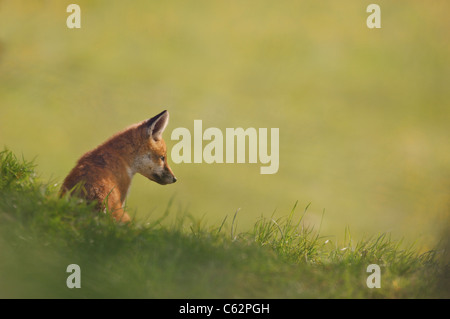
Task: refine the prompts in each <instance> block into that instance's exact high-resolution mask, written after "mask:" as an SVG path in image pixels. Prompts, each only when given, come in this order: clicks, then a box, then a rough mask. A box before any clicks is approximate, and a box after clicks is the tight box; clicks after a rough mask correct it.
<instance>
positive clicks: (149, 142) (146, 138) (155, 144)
mask: <svg viewBox="0 0 450 319" xmlns="http://www.w3.org/2000/svg"><path fill="white" fill-rule="evenodd" d="M168 123H169V112H167V111H163V112H161V113H159V114H158V115H156V116H155V117H152V118H151V119H149V120H147V121H144V122H142V124H141V125H140V130H141V132H142V134H141V136H143V142H142V143H141V147H140V148H139V150H138V154H137V156H136V157H135V160H134V170H135V171H136V172H137V173H139V174H141V175H143V176H145V177H147V178H148V179H150V180H152V181H154V182H157V183H158V184H161V185H165V184H172V183H175V182H176V181H177V178H176V177H175V176H174V174H173V172H172V170H171V169H170V167H169V164H168V162H167V150H166V143H165V142H164V140H163V138H162V133H163V132H164V129H165V128H166V126H167V124H168Z"/></svg>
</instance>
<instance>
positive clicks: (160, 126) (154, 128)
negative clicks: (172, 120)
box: [147, 111, 169, 141]
mask: <svg viewBox="0 0 450 319" xmlns="http://www.w3.org/2000/svg"><path fill="white" fill-rule="evenodd" d="M168 123H169V112H167V111H162V112H161V113H159V114H158V115H156V116H155V117H152V118H151V119H149V120H148V121H147V136H148V137H149V138H153V139H154V140H155V141H159V140H161V139H162V133H163V132H164V129H165V128H166V126H167V124H168Z"/></svg>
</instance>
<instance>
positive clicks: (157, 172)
mask: <svg viewBox="0 0 450 319" xmlns="http://www.w3.org/2000/svg"><path fill="white" fill-rule="evenodd" d="M168 122H169V112H167V111H163V112H161V113H160V114H158V115H156V116H155V117H153V118H151V119H149V120H146V121H143V122H140V123H137V124H134V125H131V126H130V127H128V128H126V129H125V130H123V131H121V132H119V133H117V134H116V135H114V136H112V137H111V138H110V139H108V140H107V141H106V142H104V143H103V144H101V145H100V146H98V147H97V148H95V149H94V150H92V151H89V152H87V153H86V154H84V155H83V156H82V157H81V158H80V159H79V160H78V162H77V164H76V165H75V167H74V168H73V169H72V171H71V172H70V173H69V175H68V176H67V177H66V178H65V180H64V183H63V185H62V187H61V191H60V195H61V196H64V195H65V194H66V193H69V194H72V193H73V194H74V195H76V196H80V197H82V198H85V199H86V200H88V201H95V202H97V206H96V207H97V209H98V210H103V211H104V210H105V209H106V208H108V209H109V210H110V211H111V212H112V216H113V217H114V219H115V220H116V221H118V222H122V223H127V222H129V221H130V220H131V219H130V216H129V215H128V214H127V213H126V212H125V210H124V208H123V206H124V202H125V199H126V196H127V193H128V189H129V187H130V184H131V179H132V178H133V176H134V174H136V173H139V174H142V175H144V176H145V177H147V178H148V179H150V180H152V181H154V182H157V183H159V184H161V185H165V184H171V183H175V182H176V181H177V179H176V177H175V176H174V174H173V172H172V170H171V169H170V167H169V164H168V163H167V151H166V144H165V142H164V140H163V139H162V133H163V131H164V129H165V128H166V126H167V123H168Z"/></svg>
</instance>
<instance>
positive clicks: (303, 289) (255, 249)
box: [0, 150, 449, 298]
mask: <svg viewBox="0 0 450 319" xmlns="http://www.w3.org/2000/svg"><path fill="white" fill-rule="evenodd" d="M0 181H1V182H0V255H1V256H0V278H2V281H1V283H2V284H1V285H0V297H2V298H17V297H21V298H38V297H39V298H119V297H122V298H404V297H406V298H419V297H420V298H422V297H425V298H431V297H449V290H448V286H447V285H446V283H447V284H448V276H447V277H446V276H445V269H446V268H445V267H446V266H445V265H446V260H445V259H444V258H443V256H444V254H443V252H442V251H440V250H432V251H429V252H426V253H421V254H420V253H418V251H417V250H416V249H415V248H414V247H412V246H409V247H406V248H405V245H403V244H402V243H401V242H398V241H394V240H392V239H391V238H390V236H389V234H380V235H377V236H374V237H372V238H368V239H363V240H355V239H353V238H352V237H351V235H350V232H349V231H348V229H347V230H346V231H345V241H344V242H343V243H340V244H339V243H337V242H336V241H335V240H333V238H334V237H328V236H323V235H322V234H321V233H320V229H318V230H316V229H314V228H313V227H311V226H306V225H305V223H304V222H303V218H304V216H305V214H307V210H308V206H307V207H306V208H305V210H304V211H303V212H301V213H299V212H298V209H297V207H295V206H294V207H293V209H292V211H291V212H290V213H288V214H287V215H286V217H284V218H278V219H276V220H275V219H273V218H261V219H259V220H257V221H255V224H254V227H253V229H251V230H250V231H246V232H239V225H238V223H239V214H240V212H236V213H235V214H233V215H230V216H229V217H224V219H223V222H222V223H219V224H218V226H209V225H207V223H205V222H204V221H202V220H198V219H195V218H193V217H189V215H188V214H186V213H178V217H176V218H174V219H173V221H174V222H172V223H170V224H168V223H162V222H161V220H158V219H156V220H152V219H150V218H149V219H147V220H139V219H136V220H134V221H133V223H131V224H130V225H119V224H116V223H114V222H113V221H112V219H111V218H110V217H109V216H108V214H102V213H98V212H95V211H93V209H92V208H93V207H92V205H89V204H88V203H85V202H83V201H82V200H79V199H76V198H62V199H61V198H58V196H57V189H56V188H55V186H54V185H52V183H43V182H42V181H41V180H40V179H39V178H38V177H37V175H36V173H35V171H34V165H33V164H32V163H31V162H28V161H26V160H23V159H22V160H18V159H17V158H16V156H15V155H14V154H13V153H12V152H10V151H8V150H4V151H2V152H0ZM172 206H173V205H171V202H169V203H168V205H167V209H166V214H175V215H176V214H177V213H176V212H174V211H173V208H172ZM324 218H326V216H324ZM374 263H375V264H378V265H380V267H381V285H382V286H381V288H380V289H369V288H367V286H366V278H367V276H368V275H369V274H368V273H366V268H367V266H368V265H369V264H374ZM69 264H78V265H79V266H80V267H81V289H69V288H67V287H66V279H67V277H68V276H69V274H68V273H66V268H67V266H68V265H69ZM447 267H448V266H447ZM442 278H447V282H445V281H444V280H442Z"/></svg>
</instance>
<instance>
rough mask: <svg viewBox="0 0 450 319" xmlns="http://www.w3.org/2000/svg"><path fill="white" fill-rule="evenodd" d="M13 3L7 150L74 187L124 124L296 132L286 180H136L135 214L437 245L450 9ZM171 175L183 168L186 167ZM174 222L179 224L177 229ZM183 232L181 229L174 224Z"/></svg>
mask: <svg viewBox="0 0 450 319" xmlns="http://www.w3.org/2000/svg"><path fill="white" fill-rule="evenodd" d="M72 2H73V1H56V0H53V1H44V0H41V1H20V0H14V1H13V0H6V1H5V0H3V1H1V0H0V146H1V147H3V145H5V146H7V147H8V148H10V149H11V150H13V151H14V152H15V153H16V154H18V155H20V154H23V155H24V156H25V158H27V159H31V158H34V157H36V164H37V165H38V168H37V170H38V171H39V172H41V174H42V177H43V178H44V179H45V180H52V181H53V182H55V183H61V182H62V180H63V179H64V177H65V176H66V174H67V173H68V172H69V171H70V169H71V168H72V167H73V165H74V164H75V162H76V160H77V159H78V158H79V157H80V156H81V155H82V154H83V153H84V152H86V151H88V150H90V149H92V148H94V147H95V146H97V145H98V144H100V143H101V142H103V141H104V140H105V139H106V138H108V137H109V136H111V135H112V134H114V133H116V132H117V131H119V130H121V129H123V128H124V127H126V126H128V125H130V124H132V123H135V122H139V121H142V120H144V119H147V118H150V117H152V116H154V115H156V114H157V113H159V112H160V111H162V110H163V109H168V110H169V112H170V116H171V117H170V123H169V126H168V128H167V130H166V132H165V134H164V136H165V140H166V142H167V144H168V147H169V151H170V148H171V146H173V145H174V144H175V143H176V141H171V140H170V133H171V132H172V130H173V129H174V128H176V127H187V128H189V129H190V130H191V132H192V131H193V121H194V119H201V120H203V127H204V129H205V128H207V127H219V128H221V129H222V130H223V132H225V128H227V127H244V128H247V127H255V128H259V127H266V128H272V127H278V128H280V168H279V171H278V173H277V174H274V175H260V174H259V168H260V164H177V165H176V164H173V163H172V164H171V166H172V169H173V171H174V172H175V174H176V176H177V177H178V180H179V181H178V182H177V183H176V184H174V185H168V186H164V187H162V186H159V185H157V184H155V183H153V182H150V181H148V180H146V179H145V178H143V177H141V176H136V177H135V179H134V181H133V185H132V188H131V191H130V196H129V200H128V207H129V210H130V211H131V213H132V214H133V213H136V214H137V217H138V218H151V219H154V218H158V217H160V216H162V215H163V213H164V210H165V208H166V206H167V203H168V202H169V199H170V198H171V197H172V196H175V199H174V207H175V209H173V210H172V211H173V214H172V217H173V215H174V214H175V213H176V212H180V213H182V212H186V211H187V212H189V213H191V214H192V215H194V216H195V217H196V218H203V219H204V220H205V221H206V222H207V223H209V224H219V223H220V222H221V221H222V220H223V219H224V217H225V216H226V215H228V216H229V217H230V218H231V216H232V215H233V214H234V212H235V211H236V210H237V209H238V208H240V209H241V210H240V212H239V215H238V228H239V230H240V231H244V230H245V229H247V228H250V227H251V226H252V225H253V224H254V223H255V221H256V220H257V219H258V218H259V217H260V216H261V215H264V216H266V217H270V216H271V215H272V213H273V212H274V211H275V217H277V216H284V215H287V214H288V213H289V212H290V210H291V208H292V207H293V205H294V203H295V202H296V201H297V200H298V201H299V212H300V211H302V210H303V208H304V207H305V206H306V205H307V204H308V203H310V202H311V206H310V208H309V213H308V214H307V217H306V221H307V223H309V224H312V225H316V227H317V228H318V227H319V225H320V223H321V219H322V212H323V210H325V214H324V217H323V222H322V225H321V232H322V234H324V235H338V236H341V235H343V234H344V228H345V227H346V226H348V227H349V228H350V230H351V232H352V234H353V235H354V236H365V235H372V234H374V233H379V232H392V234H393V236H394V237H405V238H406V239H407V240H409V241H415V240H418V241H419V242H420V243H427V244H431V243H434V242H435V241H436V240H437V237H436V234H437V232H439V231H440V225H441V224H443V221H444V220H446V219H447V218H448V215H449V199H450V195H449V191H450V167H449V163H450V147H449V137H450V129H449V123H450V108H449V107H450V103H449V102H448V101H449V99H450V90H449V84H450V43H449V36H448V31H449V30H450V20H449V19H448V17H447V15H448V12H450V2H448V1H445V0H441V1H439V0H437V1H432V2H431V1H427V2H426V1H395V2H393V1H377V2H376V3H378V4H379V5H380V7H381V19H382V22H381V23H382V28H381V29H369V28H367V26H366V19H367V17H368V15H369V13H366V8H367V6H368V5H369V4H370V3H372V2H371V1H349V0H347V1H332V0H326V1H313V0H309V1H278V2H275V1H268V0H267V1H266V0H258V1H256V0H252V1H165V2H162V1H143V0H142V1H133V2H125V1H84V0H78V1H76V2H75V3H77V4H79V5H80V7H81V26H82V27H81V29H68V28H67V26H66V19H67V17H68V15H69V13H67V12H66V7H67V5H68V4H70V3H72ZM169 162H170V160H169ZM172 217H171V218H172ZM169 219H170V218H169Z"/></svg>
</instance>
